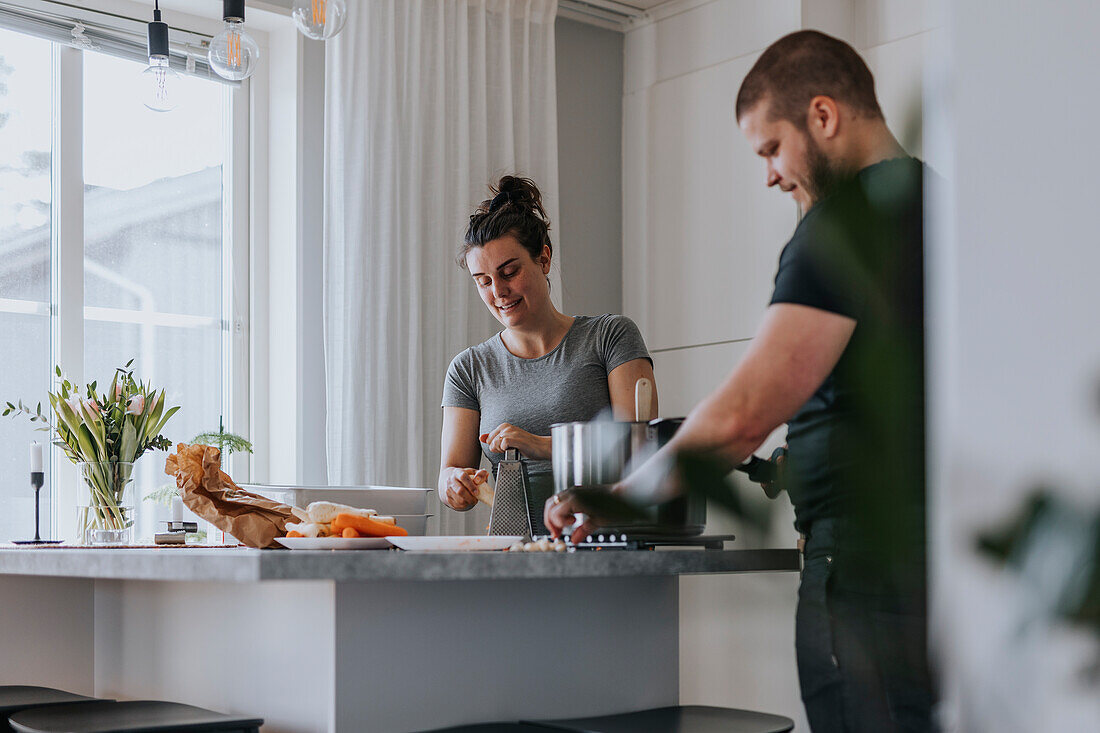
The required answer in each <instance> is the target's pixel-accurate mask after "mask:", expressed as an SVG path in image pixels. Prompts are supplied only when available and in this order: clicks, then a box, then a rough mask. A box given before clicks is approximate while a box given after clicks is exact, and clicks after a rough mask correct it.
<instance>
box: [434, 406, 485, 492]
mask: <svg viewBox="0 0 1100 733" xmlns="http://www.w3.org/2000/svg"><path fill="white" fill-rule="evenodd" d="M480 419H481V415H480V414H479V413H478V411H477V410H469V409H467V408H465V407H444V408H443V435H442V437H441V438H440V446H441V451H440V460H439V485H438V490H439V500H440V501H442V502H443V503H444V504H446V505H447V506H449V507H451V508H452V509H457V510H458V511H463V512H464V511H466V510H467V509H472V508H473V507H474V506H476V505H477V484H478V483H481V481H484V480H485V479H487V478H488V477H489V472H488V471H484V470H478V468H477V467H478V466H479V465H480V464H481V446H480V445H479V444H478V439H477V438H478V435H477V429H478V423H479V421H480ZM479 478H480V479H481V481H478V479H479Z"/></svg>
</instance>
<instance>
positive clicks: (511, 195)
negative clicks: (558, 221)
mask: <svg viewBox="0 0 1100 733" xmlns="http://www.w3.org/2000/svg"><path fill="white" fill-rule="evenodd" d="M489 191H490V192H492V194H493V198H492V199H490V200H489V201H488V204H489V206H488V207H487V209H486V211H487V212H488V211H496V210H497V209H499V208H500V207H502V206H504V205H511V206H514V207H515V208H517V209H520V210H525V211H527V212H530V213H532V214H534V215H535V216H537V217H538V218H540V219H542V220H543V221H544V222H547V223H549V221H550V218H549V217H548V216H547V215H546V210H545V209H543V208H542V192H541V191H539V187H538V186H536V185H535V182H534V181H532V180H531V179H530V178H521V177H519V176H503V177H501V179H500V181H499V182H498V183H497V185H495V186H490V187H489Z"/></svg>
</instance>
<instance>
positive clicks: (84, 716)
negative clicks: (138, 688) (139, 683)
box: [9, 700, 264, 733]
mask: <svg viewBox="0 0 1100 733" xmlns="http://www.w3.org/2000/svg"><path fill="white" fill-rule="evenodd" d="M9 722H10V723H11V727H12V728H13V729H14V730H16V731H19V732H20V733H161V732H163V731H172V732H173V733H185V732H186V733H192V731H194V732H195V733H198V732H199V731H204V732H205V731H219V732H224V733H251V732H253V731H259V729H260V726H261V725H263V723H264V721H263V719H262V718H251V717H248V716H247V715H223V714H222V713H215V712H213V711H212V710H203V709H202V708H197V707H194V706H192V705H181V704H180V703H176V702H159V701H157V700H128V701H124V702H110V701H99V702H81V703H75V704H72V705H55V706H51V707H47V708H37V709H32V710H24V711H22V712H19V713H16V714H15V715H12V716H11V718H9Z"/></svg>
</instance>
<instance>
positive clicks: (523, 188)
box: [457, 176, 554, 267]
mask: <svg viewBox="0 0 1100 733" xmlns="http://www.w3.org/2000/svg"><path fill="white" fill-rule="evenodd" d="M489 192H490V193H491V194H492V195H493V196H492V198H488V199H485V200H484V201H482V202H481V204H480V205H479V206H478V207H477V209H476V210H475V211H474V213H473V214H472V215H471V216H470V224H469V226H468V227H467V228H466V236H465V238H464V241H463V244H462V247H460V248H459V252H458V258H457V261H458V264H459V266H460V267H465V266H466V253H467V252H469V251H470V250H471V249H472V248H474V247H484V246H485V245H486V244H487V243H488V242H491V241H493V240H494V239H500V238H501V237H503V236H504V235H506V234H510V235H512V236H514V237H515V238H516V239H517V240H518V241H519V243H520V245H521V246H522V247H523V248H524V249H526V250H527V252H528V253H529V254H530V255H531V259H537V258H538V257H539V256H540V255H541V254H542V252H543V248H546V247H548V248H549V249H550V251H551V252H552V251H553V249H554V247H553V245H552V244H551V243H550V233H549V232H550V217H548V216H547V215H546V209H545V208H543V205H542V193H541V192H540V191H539V187H538V186H536V185H535V182H534V181H532V180H531V179H530V178H522V177H520V176H503V177H501V179H500V181H498V182H497V184H496V185H495V186H492V185H491V186H489Z"/></svg>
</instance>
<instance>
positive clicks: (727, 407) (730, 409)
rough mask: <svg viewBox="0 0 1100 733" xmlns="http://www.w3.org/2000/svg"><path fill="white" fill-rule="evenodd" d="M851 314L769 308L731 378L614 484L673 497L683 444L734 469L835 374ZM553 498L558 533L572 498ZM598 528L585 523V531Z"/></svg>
mask: <svg viewBox="0 0 1100 733" xmlns="http://www.w3.org/2000/svg"><path fill="white" fill-rule="evenodd" d="M855 327H856V322H855V320H854V319H852V318H848V317H847V316H842V315H838V314H836V313H832V312H829V311H824V310H820V309H818V308H811V307H809V306H805V305H795V304H792V303H777V304H775V305H772V306H769V307H768V310H767V311H766V312H765V314H764V320H763V322H762V323H761V324H760V330H759V331H758V332H757V334H756V338H754V339H753V342H752V345H751V346H750V347H749V351H748V353H747V354H745V358H744V359H742V360H741V362H740V363H739V364H738V365H737V367H736V368H735V369H734V370H733V372H732V373H731V374H730V375H729V376H728V377H726V379H725V381H724V382H722V384H721V385H720V386H719V387H718V389H716V390H715V391H714V392H712V393H711V394H710V395H709V396H708V397H706V398H705V399H703V401H702V402H700V403H699V404H698V405H697V406H696V407H695V409H694V410H692V411H691V414H690V415H688V418H687V420H685V421H684V424H683V425H681V426H680V429H679V430H678V431H676V435H675V436H673V438H672V440H670V441H669V442H668V444H667V445H665V447H664V448H662V449H661V450H659V451H657V453H655V454H654V455H653V456H651V457H650V458H649V460H647V461H646V462H645V463H644V464H642V466H641V467H639V468H638V470H636V471H635V472H634V473H632V474H631V475H630V476H629V477H627V478H626V480H624V481H623V482H621V483H620V484H618V486H616V490H617V491H620V492H622V493H624V494H626V495H628V496H632V497H634V498H636V499H638V500H640V501H645V502H654V501H663V500H665V499H668V498H671V497H670V494H673V493H675V492H676V491H677V490H678V487H675V486H670V485H668V481H667V480H666V476H667V467H668V466H671V465H673V460H674V458H675V456H676V453H677V452H679V451H681V450H684V449H698V450H708V451H714V452H715V453H717V455H719V456H721V457H722V458H724V459H726V460H727V461H729V464H730V468H731V469H732V468H733V467H734V466H736V465H737V464H739V463H741V462H742V461H744V460H745V459H746V458H747V457H748V456H749V455H750V454H751V453H752V452H753V451H754V450H756V449H757V448H758V447H759V446H760V444H761V443H763V442H764V440H765V439H766V438H767V437H768V435H770V434H771V432H772V431H773V430H775V429H776V428H777V427H779V426H780V425H782V424H783V423H785V422H787V420H789V419H790V418H791V417H792V416H793V415H794V414H795V413H796V412H797V411H798V409H799V408H800V407H802V405H803V404H805V402H806V400H808V399H809V398H810V397H811V396H812V395H813V393H814V392H815V391H816V390H817V388H818V387H820V386H821V385H822V383H823V382H824V381H825V379H826V378H827V377H828V376H829V374H830V372H832V370H833V367H835V366H836V363H837V362H838V361H840V356H841V354H843V353H844V349H845V348H846V347H847V346H848V341H849V339H851V337H852V332H853V331H854V330H855ZM555 499H557V500H556V501H555V500H554V499H551V501H549V502H547V504H546V507H545V511H544V515H543V516H544V520H545V522H546V526H547V527H548V528H549V529H550V531H551V533H552V534H553V535H554V536H558V535H559V534H561V531H562V529H563V528H564V527H567V526H569V525H571V524H572V523H573V520H574V512H575V511H581V510H580V509H576V508H575V507H574V503H575V502H574V501H573V500H572V499H565V500H561V499H558V498H557V497H555ZM591 530H592V526H590V525H589V524H585V525H582V526H581V527H579V528H578V529H577V530H576V532H575V534H574V536H575V537H583V536H584V535H585V534H587V533H588V532H589V531H591Z"/></svg>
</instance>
